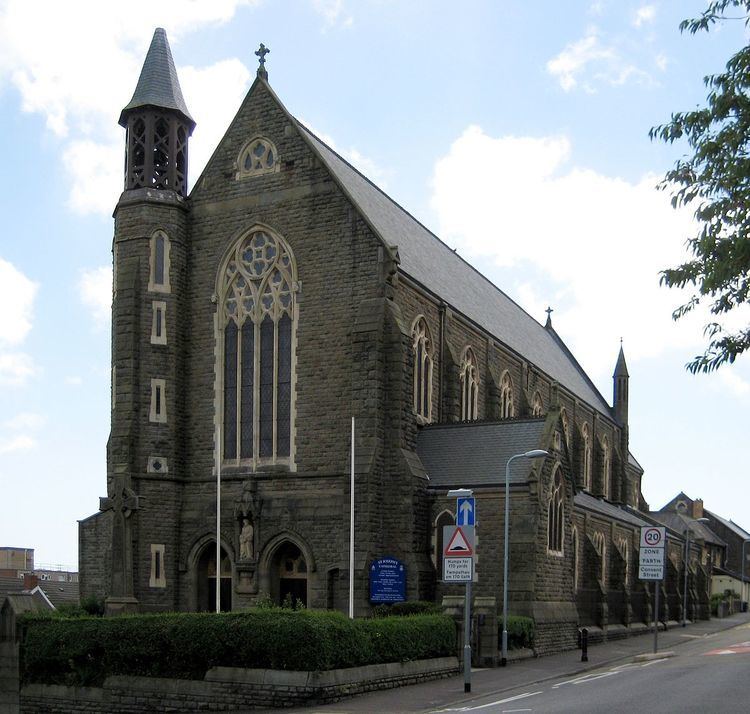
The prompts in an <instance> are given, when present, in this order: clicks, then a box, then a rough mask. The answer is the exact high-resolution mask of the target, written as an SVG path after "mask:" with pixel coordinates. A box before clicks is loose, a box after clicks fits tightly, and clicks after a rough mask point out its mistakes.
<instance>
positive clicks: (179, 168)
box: [125, 111, 189, 196]
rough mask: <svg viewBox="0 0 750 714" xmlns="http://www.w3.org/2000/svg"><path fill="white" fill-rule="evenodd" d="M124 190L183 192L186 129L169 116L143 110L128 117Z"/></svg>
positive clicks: (182, 194)
mask: <svg viewBox="0 0 750 714" xmlns="http://www.w3.org/2000/svg"><path fill="white" fill-rule="evenodd" d="M127 129H128V138H127V166H126V173H125V188H126V189H133V188H157V189H172V190H173V191H175V192H176V193H178V194H179V195H180V196H184V195H185V193H186V192H187V175H186V170H187V150H188V141H187V137H188V133H189V128H188V127H187V125H186V124H185V122H183V121H181V120H180V118H179V117H178V116H177V115H175V114H172V113H166V112H157V111H145V112H139V113H138V114H132V115H131V116H129V117H128V127H127Z"/></svg>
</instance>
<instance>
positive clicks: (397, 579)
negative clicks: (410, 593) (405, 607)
mask: <svg viewBox="0 0 750 714" xmlns="http://www.w3.org/2000/svg"><path fill="white" fill-rule="evenodd" d="M404 600H406V566H405V565H404V564H403V563H402V562H401V561H400V560H397V559H396V558H378V559H377V560H373V561H372V563H370V602H403V601H404Z"/></svg>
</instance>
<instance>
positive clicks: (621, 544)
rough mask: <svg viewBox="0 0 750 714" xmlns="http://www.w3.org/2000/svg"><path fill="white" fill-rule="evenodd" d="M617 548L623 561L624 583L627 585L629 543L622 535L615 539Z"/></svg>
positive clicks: (628, 579) (628, 578)
mask: <svg viewBox="0 0 750 714" xmlns="http://www.w3.org/2000/svg"><path fill="white" fill-rule="evenodd" d="M617 549H618V550H619V551H620V554H621V555H622V558H623V560H624V561H625V572H624V573H623V577H624V578H625V582H624V584H625V585H626V586H627V585H628V583H629V581H630V543H629V542H628V539H627V538H625V537H624V536H620V537H619V538H618V539H617Z"/></svg>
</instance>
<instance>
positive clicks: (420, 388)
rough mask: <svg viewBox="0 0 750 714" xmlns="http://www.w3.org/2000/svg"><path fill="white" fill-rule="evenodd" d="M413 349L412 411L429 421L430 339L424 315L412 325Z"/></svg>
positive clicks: (430, 409) (430, 393)
mask: <svg viewBox="0 0 750 714" xmlns="http://www.w3.org/2000/svg"><path fill="white" fill-rule="evenodd" d="M412 349H413V351H414V411H415V412H416V414H417V416H419V417H422V418H423V419H425V420H426V421H430V418H431V415H432V339H431V337H430V328H429V327H427V321H426V320H425V319H424V317H419V318H417V319H416V321H415V322H414V326H413V327H412Z"/></svg>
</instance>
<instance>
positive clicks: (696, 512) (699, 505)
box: [693, 498, 703, 518]
mask: <svg viewBox="0 0 750 714" xmlns="http://www.w3.org/2000/svg"><path fill="white" fill-rule="evenodd" d="M693 518H703V499H702V498H696V499H695V501H693Z"/></svg>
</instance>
